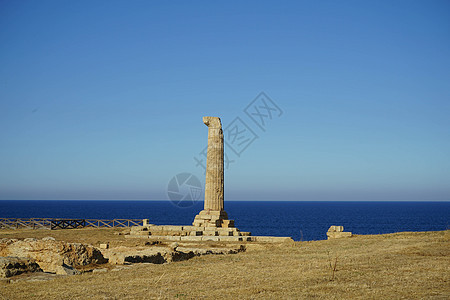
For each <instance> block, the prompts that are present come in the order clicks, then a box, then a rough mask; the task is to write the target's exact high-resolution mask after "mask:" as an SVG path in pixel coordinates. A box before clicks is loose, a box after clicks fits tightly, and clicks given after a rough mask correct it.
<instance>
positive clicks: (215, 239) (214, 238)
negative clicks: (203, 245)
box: [202, 236, 220, 242]
mask: <svg viewBox="0 0 450 300" xmlns="http://www.w3.org/2000/svg"><path fill="white" fill-rule="evenodd" d="M219 240H220V238H219V237H218V236H202V241H215V242H218V241H219Z"/></svg>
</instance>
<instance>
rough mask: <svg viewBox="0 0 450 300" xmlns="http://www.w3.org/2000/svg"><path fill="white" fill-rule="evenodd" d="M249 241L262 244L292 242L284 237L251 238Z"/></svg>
mask: <svg viewBox="0 0 450 300" xmlns="http://www.w3.org/2000/svg"><path fill="white" fill-rule="evenodd" d="M251 241H254V242H263V243H284V242H293V241H294V240H293V239H292V238H290V237H285V236H253V237H251Z"/></svg>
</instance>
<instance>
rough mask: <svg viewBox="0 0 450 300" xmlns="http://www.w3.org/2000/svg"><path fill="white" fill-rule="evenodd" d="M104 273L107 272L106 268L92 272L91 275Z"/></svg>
mask: <svg viewBox="0 0 450 300" xmlns="http://www.w3.org/2000/svg"><path fill="white" fill-rule="evenodd" d="M106 272H108V269H106V268H103V269H94V270H92V273H93V274H99V273H106Z"/></svg>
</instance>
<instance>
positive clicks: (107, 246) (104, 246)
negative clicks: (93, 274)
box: [100, 243, 109, 249]
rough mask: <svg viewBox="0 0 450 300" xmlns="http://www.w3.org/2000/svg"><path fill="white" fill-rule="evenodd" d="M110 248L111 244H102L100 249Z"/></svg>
mask: <svg viewBox="0 0 450 300" xmlns="http://www.w3.org/2000/svg"><path fill="white" fill-rule="evenodd" d="M108 248H109V244H108V243H106V244H100V249H108Z"/></svg>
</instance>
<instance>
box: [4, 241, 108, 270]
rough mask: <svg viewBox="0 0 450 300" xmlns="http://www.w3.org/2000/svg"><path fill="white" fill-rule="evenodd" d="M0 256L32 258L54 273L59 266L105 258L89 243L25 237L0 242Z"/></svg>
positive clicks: (84, 263) (74, 264)
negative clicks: (10, 241)
mask: <svg viewBox="0 0 450 300" xmlns="http://www.w3.org/2000/svg"><path fill="white" fill-rule="evenodd" d="M0 256H18V257H27V258H31V259H34V260H35V261H36V263H38V264H39V266H40V267H41V268H42V269H43V270H44V271H45V272H50V273H56V271H57V268H58V267H59V266H63V265H64V264H65V265H67V266H82V265H88V264H102V263H106V262H107V260H106V259H105V258H104V257H103V255H102V254H101V252H100V251H99V250H97V249H96V248H94V247H92V246H90V245H83V244H79V243H65V242H61V241H53V240H47V241H43V240H36V239H25V240H23V241H15V242H13V243H9V242H6V243H1V244H0Z"/></svg>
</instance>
